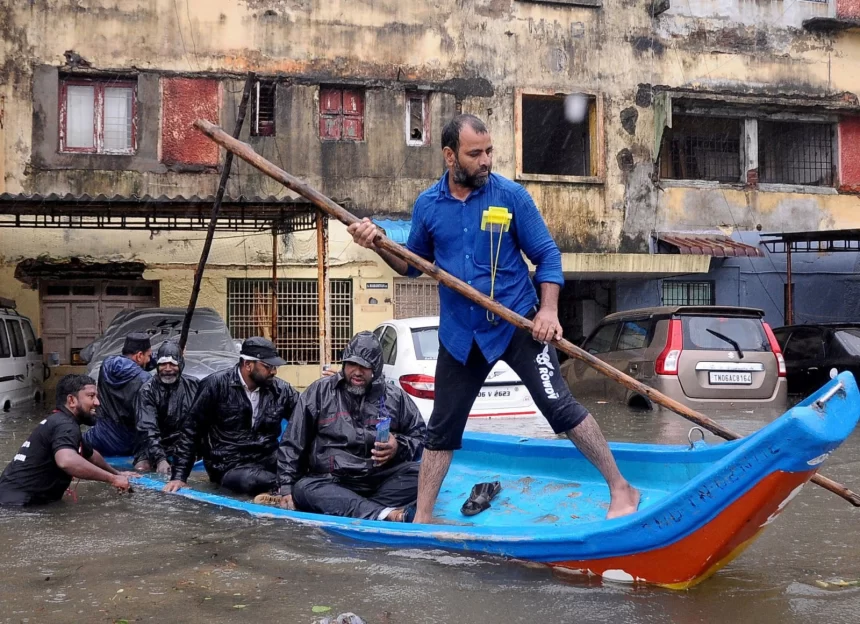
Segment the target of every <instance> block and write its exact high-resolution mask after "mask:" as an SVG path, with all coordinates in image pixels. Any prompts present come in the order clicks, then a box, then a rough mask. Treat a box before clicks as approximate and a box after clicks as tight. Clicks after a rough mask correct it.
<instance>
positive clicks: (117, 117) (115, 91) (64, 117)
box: [60, 79, 137, 154]
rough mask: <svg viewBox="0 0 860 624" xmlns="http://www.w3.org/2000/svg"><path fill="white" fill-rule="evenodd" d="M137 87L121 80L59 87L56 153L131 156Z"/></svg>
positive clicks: (69, 83) (77, 82)
mask: <svg viewBox="0 0 860 624" xmlns="http://www.w3.org/2000/svg"><path fill="white" fill-rule="evenodd" d="M136 114H137V84H136V83H135V82H133V81H123V80H69V79H67V80H63V81H61V83H60V151H61V152H73V153H75V152H82V153H91V154H133V153H134V151H135V148H136V145H135V134H136V123H135V116H136Z"/></svg>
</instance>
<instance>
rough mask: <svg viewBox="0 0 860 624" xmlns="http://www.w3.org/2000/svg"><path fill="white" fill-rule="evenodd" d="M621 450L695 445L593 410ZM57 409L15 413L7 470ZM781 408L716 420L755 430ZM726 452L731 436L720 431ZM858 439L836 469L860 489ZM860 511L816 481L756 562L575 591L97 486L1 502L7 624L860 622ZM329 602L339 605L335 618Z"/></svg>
mask: <svg viewBox="0 0 860 624" xmlns="http://www.w3.org/2000/svg"><path fill="white" fill-rule="evenodd" d="M590 407H591V408H592V411H593V413H594V414H595V417H596V418H597V419H598V422H600V424H601V426H602V427H603V430H604V432H605V434H606V436H607V437H608V438H609V439H611V440H618V441H634V442H666V443H681V442H685V441H686V439H687V431H688V430H689V428H690V425H689V423H687V421H685V420H683V419H681V418H680V417H679V416H675V415H673V414H670V413H652V412H633V411H630V410H627V409H626V408H622V407H617V406H611V405H606V404H598V405H592V406H590ZM42 413H43V412H42V411H41V410H33V409H31V410H23V411H22V410H18V411H13V412H11V413H8V414H0V461H2V462H3V465H5V463H6V462H7V461H8V460H9V459H11V458H12V456H13V455H14V454H15V452H16V451H17V449H18V447H19V445H20V444H21V442H22V440H23V439H24V438H26V436H27V435H28V433H29V431H30V430H31V429H32V428H33V427H34V426H35V424H36V423H37V422H38V420H39V418H41V416H42ZM771 417H772V415H764V414H754V413H737V412H734V413H730V414H727V415H726V414H720V415H718V416H715V418H719V420H720V422H721V423H722V424H723V425H724V426H726V427H729V428H732V429H735V430H737V431H740V432H742V433H746V432H749V431H752V430H754V429H756V428H757V427H760V426H761V425H763V424H764V423H766V422H767V421H768V419H769V418H771ZM470 428H472V429H479V430H483V431H496V432H502V433H513V434H516V435H529V436H534V437H550V436H552V432H551V431H550V430H549V428H548V427H547V426H546V424H545V423H544V422H542V421H535V420H507V421H504V420H493V421H483V422H477V423H473V424H470ZM707 439H708V440H709V442H712V443H717V441H716V440H715V439H714V438H712V437H711V436H708V438H707ZM858 451H860V442H858V434H857V433H855V434H854V435H853V436H852V437H851V438H850V439H849V440H848V441H847V442H846V444H845V445H843V446H842V447H841V448H840V449H839V450H837V451H836V452H835V453H834V454H833V456H832V457H831V459H830V460H829V461H828V463H827V464H825V467H824V469H823V470H822V472H823V473H824V474H826V475H827V476H830V477H831V478H833V479H835V480H837V481H839V482H841V483H844V484H845V485H846V486H848V487H849V488H852V489H854V490H855V491H856V490H860V474H858V473H860V465H858V461H857V457H858ZM858 514H860V510H856V511H855V510H854V509H853V508H852V507H851V506H850V505H848V503H846V502H844V501H843V500H842V499H840V498H838V497H836V496H835V495H833V494H830V493H829V492H826V491H824V490H822V489H820V488H818V487H816V486H814V485H807V486H806V487H805V488H804V489H803V491H802V492H801V494H800V495H799V496H798V497H797V498H796V499H795V500H794V501H793V502H792V503H791V505H789V507H788V508H787V509H786V511H785V512H784V513H782V515H780V517H779V519H778V520H777V521H776V522H775V523H774V524H773V525H771V526H769V527H768V529H767V531H765V533H764V534H763V536H762V537H760V538H759V539H758V540H757V541H756V542H755V543H754V544H753V545H752V546H751V547H750V548H749V549H748V550H747V551H746V552H745V553H743V554H742V555H741V556H740V557H739V558H738V559H736V560H735V561H734V562H732V563H731V564H730V565H729V566H727V567H726V568H724V569H723V570H721V571H720V572H718V573H717V574H716V575H715V576H714V577H712V578H711V579H710V580H708V581H706V582H704V583H702V584H701V585H699V586H697V587H695V588H693V589H691V590H689V591H685V592H674V591H669V590H663V589H656V588H650V587H641V586H631V585H619V584H612V583H602V582H600V581H598V580H591V581H588V580H580V581H571V580H570V579H568V578H559V577H557V576H555V575H554V574H553V573H552V572H551V571H550V570H548V569H546V568H542V567H530V566H526V565H523V564H518V563H514V562H508V561H503V560H499V559H491V558H483V557H470V556H466V555H462V554H457V553H449V552H444V551H441V550H439V551H423V550H394V549H385V548H379V547H368V546H365V545H360V544H356V543H354V542H349V541H346V540H344V539H342V538H336V537H331V536H328V535H326V534H324V533H322V532H321V531H319V530H318V529H313V528H309V527H304V526H294V525H291V524H290V523H288V522H284V521H278V522H276V521H273V520H265V519H255V518H252V517H250V516H247V515H244V514H242V513H240V512H232V511H226V510H220V509H217V508H214V507H211V506H207V505H203V504H201V503H195V502H193V501H189V500H187V499H184V498H180V497H175V496H168V495H163V494H161V493H157V492H149V491H138V492H136V493H134V494H132V495H127V496H119V495H117V494H116V493H115V492H113V491H111V490H110V489H109V488H108V487H106V486H104V485H102V484H90V483H81V484H79V485H78V487H77V502H73V501H72V500H71V498H70V497H66V499H65V501H64V502H63V503H60V504H56V505H52V506H49V507H47V508H44V509H40V510H36V511H24V512H21V511H10V510H0V570H2V575H3V582H2V584H0V622H117V621H122V620H125V621H128V622H133V621H155V622H242V621H264V622H287V623H299V624H304V623H308V624H310V623H312V622H316V621H318V620H319V619H320V618H321V617H324V616H325V615H335V614H338V613H343V612H347V611H351V612H354V613H356V614H357V615H359V616H361V617H362V618H364V619H365V620H366V621H367V622H368V623H369V624H375V623H384V624H394V623H409V624H413V623H416V624H418V623H424V622H432V623H459V622H469V623H472V622H476V623H477V622H481V623H483V622H529V623H532V622H540V623H556V622H559V623H560V622H580V623H588V622H628V623H652V622H714V621H722V622H809V621H826V622H828V623H838V622H856V621H857V620H858V615H857V614H858V612H860V587H855V586H848V587H844V588H838V587H833V586H832V585H831V586H829V587H827V588H822V587H820V586H818V585H817V584H816V581H833V580H837V579H841V580H845V581H854V580H857V579H860V521H858V518H860V516H858ZM314 607H317V611H319V608H320V607H330V608H331V610H330V611H328V612H327V613H324V614H318V613H316V612H315V611H314Z"/></svg>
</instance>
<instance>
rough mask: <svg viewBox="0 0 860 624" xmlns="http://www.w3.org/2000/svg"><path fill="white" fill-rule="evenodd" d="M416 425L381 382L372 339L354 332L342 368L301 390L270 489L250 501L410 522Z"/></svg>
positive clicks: (407, 403) (419, 424)
mask: <svg viewBox="0 0 860 624" xmlns="http://www.w3.org/2000/svg"><path fill="white" fill-rule="evenodd" d="M424 431H425V427H424V421H423V420H422V419H421V413H420V412H419V411H418V408H417V407H415V404H414V403H413V402H412V401H411V400H410V399H409V397H407V396H406V393H404V392H403V390H401V389H400V388H399V387H397V386H394V385H392V384H388V383H385V377H384V376H383V373H382V346H381V345H380V344H379V339H378V338H377V337H376V336H374V335H373V334H372V333H370V332H366V331H365V332H361V333H359V334H356V336H355V337H354V338H353V339H352V340H351V341H350V343H349V345H348V346H347V347H346V349H345V350H344V352H343V369H342V371H341V372H339V373H336V374H334V375H330V376H326V377H323V378H322V379H319V380H317V381H315V382H314V383H312V384H311V385H310V386H308V388H307V390H305V391H304V392H303V393H302V396H301V398H300V399H299V405H298V407H297V408H296V411H295V412H293V416H292V418H291V419H290V425H289V427H288V428H287V430H286V432H285V433H284V437H283V438H282V439H281V445H280V449H279V451H278V489H277V494H276V495H270V494H261V495H260V496H258V497H257V498H256V499H254V502H256V503H263V504H268V505H280V506H282V507H284V508H287V509H299V510H301V511H310V512H313V513H320V514H327V515H331V516H345V517H351V518H362V519H365V520H388V521H392V522H408V521H411V517H412V515H413V513H414V511H415V508H414V506H413V504H414V502H415V498H416V496H417V494H418V463H417V462H416V460H417V459H418V457H419V456H420V454H421V451H422V449H423V447H424Z"/></svg>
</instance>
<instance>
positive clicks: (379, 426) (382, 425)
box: [376, 416, 391, 442]
mask: <svg viewBox="0 0 860 624" xmlns="http://www.w3.org/2000/svg"><path fill="white" fill-rule="evenodd" d="M390 431H391V418H389V417H387V416H386V417H384V418H380V419H379V421H378V422H377V423H376V441H377V442H388V436H389V433H390Z"/></svg>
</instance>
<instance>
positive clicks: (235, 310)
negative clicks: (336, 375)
mask: <svg viewBox="0 0 860 624" xmlns="http://www.w3.org/2000/svg"><path fill="white" fill-rule="evenodd" d="M317 287H318V284H317V280H315V279H283V280H279V281H278V335H277V340H276V341H275V342H276V345H277V347H278V351H279V352H280V354H281V357H283V358H284V359H285V360H286V361H287V364H319V363H320V357H319V353H320V350H319V339H320V337H319V310H318V307H317V305H318V301H319V297H318V292H319V291H318V288H317ZM271 289H272V282H271V281H270V280H267V279H231V280H227V326H228V327H229V328H230V333H231V334H232V335H233V337H234V338H237V339H245V338H249V337H251V336H264V337H266V338H270V339H271V337H272V336H271V326H272V321H271V319H272V316H271V314H272V313H271V308H272V290H271ZM329 290H330V292H329V302H330V316H331V318H330V319H329V325H330V327H331V354H330V358H331V359H332V361H336V360H339V359H340V354H341V351H343V349H344V348H345V347H346V345H347V344H348V343H349V340H350V338H352V280H349V279H333V280H330V281H329Z"/></svg>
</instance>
